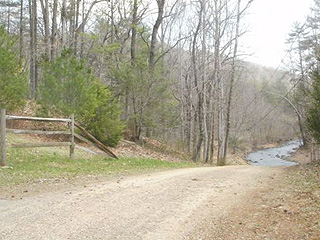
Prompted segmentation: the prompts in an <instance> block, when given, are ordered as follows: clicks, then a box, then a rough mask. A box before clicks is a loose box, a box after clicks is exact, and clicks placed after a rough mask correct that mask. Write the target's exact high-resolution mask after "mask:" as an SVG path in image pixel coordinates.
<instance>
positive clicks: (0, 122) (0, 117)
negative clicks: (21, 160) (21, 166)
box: [0, 108, 7, 166]
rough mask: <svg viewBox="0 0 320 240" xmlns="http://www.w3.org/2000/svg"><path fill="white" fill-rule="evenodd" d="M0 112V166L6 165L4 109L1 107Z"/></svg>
mask: <svg viewBox="0 0 320 240" xmlns="http://www.w3.org/2000/svg"><path fill="white" fill-rule="evenodd" d="M0 111H1V113H0V135H1V142H0V151H1V166H6V157H7V154H6V110H5V109H2V108H1V110H0Z"/></svg>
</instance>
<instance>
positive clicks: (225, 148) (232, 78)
mask: <svg viewBox="0 0 320 240" xmlns="http://www.w3.org/2000/svg"><path fill="white" fill-rule="evenodd" d="M240 5H241V0H238V6H237V22H236V33H235V34H236V36H235V38H234V41H235V42H234V48H233V58H232V64H231V79H230V89H229V94H228V102H227V112H226V129H225V131H226V132H225V136H224V152H223V159H226V158H227V151H228V140H229V132H230V122H231V117H230V116H231V103H232V94H233V87H234V82H235V75H236V58H237V53H238V39H239V28H240Z"/></svg>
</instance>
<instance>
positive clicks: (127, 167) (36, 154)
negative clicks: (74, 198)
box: [0, 136, 196, 186]
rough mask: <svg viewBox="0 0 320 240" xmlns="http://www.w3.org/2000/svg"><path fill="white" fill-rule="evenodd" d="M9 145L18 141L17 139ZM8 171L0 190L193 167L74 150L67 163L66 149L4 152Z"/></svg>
mask: <svg viewBox="0 0 320 240" xmlns="http://www.w3.org/2000/svg"><path fill="white" fill-rule="evenodd" d="M9 139H10V142H17V141H19V142H20V141H21V139H20V138H19V139H18V140H17V139H16V138H14V139H12V136H9ZM7 165H8V168H0V186H10V185H14V184H22V183H28V182H35V181H39V180H42V179H54V178H64V179H73V178H74V177H76V176H87V175H91V176H92V175H97V176H107V177H109V176H110V177H111V176H115V175H122V174H136V173H143V172H151V171H155V170H165V169H173V168H184V167H196V164H194V163H192V162H167V161H162V160H158V159H151V158H128V157H126V158H120V159H118V160H117V159H112V158H106V157H105V156H102V155H92V154H89V153H86V152H84V151H82V150H80V149H76V150H75V156H74V160H70V159H69V149H68V148H67V147H60V148H32V149H8V151H7Z"/></svg>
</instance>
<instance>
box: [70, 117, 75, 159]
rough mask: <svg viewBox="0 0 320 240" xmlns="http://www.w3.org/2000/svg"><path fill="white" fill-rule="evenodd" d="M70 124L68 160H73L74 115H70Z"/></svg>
mask: <svg viewBox="0 0 320 240" xmlns="http://www.w3.org/2000/svg"><path fill="white" fill-rule="evenodd" d="M70 118H71V123H70V131H71V138H70V159H71V160H72V159H73V153H74V114H73V113H72V114H71V117H70Z"/></svg>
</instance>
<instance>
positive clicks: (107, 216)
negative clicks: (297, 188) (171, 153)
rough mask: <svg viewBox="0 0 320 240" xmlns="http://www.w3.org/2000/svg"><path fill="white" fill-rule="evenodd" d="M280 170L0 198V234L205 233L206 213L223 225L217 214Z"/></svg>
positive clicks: (201, 173) (211, 172)
mask: <svg viewBox="0 0 320 240" xmlns="http://www.w3.org/2000/svg"><path fill="white" fill-rule="evenodd" d="M279 172H281V168H267V167H257V166H228V167H212V168H211V167H208V168H192V169H179V170H171V171H165V172H160V173H152V174H148V175H140V176H132V177H124V178H117V179H113V180H108V181H106V182H103V183H94V184H87V185H86V186H84V185H82V186H81V187H80V186H77V187H72V188H71V187H66V188H64V189H60V190H58V191H54V192H49V193H48V192H47V193H40V194H37V195H33V196H27V197H24V198H22V199H2V200H0V223H1V227H0V239H6V240H7V239H19V240H21V239H33V240H35V239H174V240H176V239H202V238H200V235H203V234H201V232H202V231H206V223H208V222H209V221H207V220H208V219H210V224H211V228H212V224H213V225H215V226H217V228H219V227H221V226H220V225H221V224H222V223H221V221H220V220H221V219H222V218H224V217H225V216H227V215H228V213H230V212H231V210H232V209H235V208H241V204H242V203H244V202H246V200H248V199H250V198H251V196H252V194H253V193H254V192H256V191H259V190H261V189H264V188H266V187H267V186H268V183H269V181H271V179H273V178H274V176H275V175H277V174H278V173H279ZM0 198H1V196H0ZM205 234H210V233H205ZM212 239H214V237H213V238H212Z"/></svg>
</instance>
